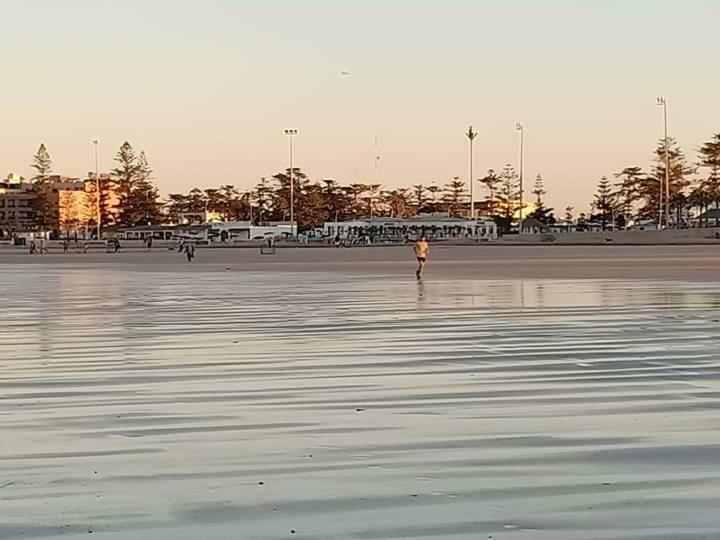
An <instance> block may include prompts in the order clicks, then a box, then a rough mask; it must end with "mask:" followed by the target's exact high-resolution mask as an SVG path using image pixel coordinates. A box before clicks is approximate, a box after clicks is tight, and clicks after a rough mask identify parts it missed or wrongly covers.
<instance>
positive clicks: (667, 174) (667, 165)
mask: <svg viewBox="0 0 720 540" xmlns="http://www.w3.org/2000/svg"><path fill="white" fill-rule="evenodd" d="M657 104H658V106H660V107H662V108H663V123H664V127H665V131H664V138H663V140H664V141H665V226H666V227H667V228H670V141H669V140H668V114H667V99H665V98H664V97H662V96H661V97H659V98H657ZM662 193H663V189H662V184H661V185H660V212H662ZM658 228H659V227H658Z"/></svg>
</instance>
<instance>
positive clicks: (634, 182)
mask: <svg viewBox="0 0 720 540" xmlns="http://www.w3.org/2000/svg"><path fill="white" fill-rule="evenodd" d="M646 177H647V175H646V174H645V173H644V172H643V170H642V169H641V168H640V167H626V168H624V169H623V170H622V171H620V172H619V173H615V178H617V179H618V180H619V182H616V183H615V191H614V192H613V198H614V199H615V200H616V201H617V204H618V210H619V211H620V215H621V216H622V222H623V226H624V227H627V224H628V222H629V221H630V220H631V219H632V218H633V207H634V205H635V203H636V202H637V201H639V200H640V199H641V195H640V193H641V191H642V189H643V185H644V184H646V183H647V181H646ZM651 184H652V187H653V188H656V187H657V186H656V182H654V181H652V182H651ZM654 191H655V195H656V196H657V189H654ZM653 200H655V199H653ZM652 211H653V212H657V206H655V207H653V209H652Z"/></svg>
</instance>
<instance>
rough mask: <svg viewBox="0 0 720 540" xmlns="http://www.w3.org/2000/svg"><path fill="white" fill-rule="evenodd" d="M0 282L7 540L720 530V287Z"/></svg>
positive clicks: (711, 534)
mask: <svg viewBox="0 0 720 540" xmlns="http://www.w3.org/2000/svg"><path fill="white" fill-rule="evenodd" d="M3 279H4V284H3V292H4V293H5V295H4V296H5V298H4V304H3V310H2V312H0V322H1V323H2V327H3V331H2V334H0V430H1V431H0V432H1V433H2V444H1V445H0V515H1V516H2V518H1V519H0V538H3V539H5V538H12V539H14V538H33V537H34V538H40V537H53V536H59V535H63V537H66V538H73V537H80V536H81V535H82V536H87V533H88V532H90V531H92V532H93V533H94V534H95V535H97V536H100V537H105V536H106V537H108V538H113V539H118V538H128V539H130V538H132V539H136V538H154V539H157V538H173V540H178V539H193V540H194V539H197V538H213V539H237V538H253V539H255V538H257V539H280V538H289V537H293V538H322V539H337V538H355V539H378V540H379V539H392V538H428V539H441V538H452V539H458V540H464V539H477V538H499V539H524V538H532V539H547V540H550V539H552V540H578V539H587V540H590V539H638V540H640V539H649V538H658V539H667V540H670V539H673V540H677V539H695V538H718V537H720V518H718V516H717V512H716V511H715V508H716V506H717V500H718V497H719V496H720V468H719V466H720V439H718V436H717V435H716V433H715V432H714V428H715V427H716V426H717V425H718V421H720V382H719V376H720V359H719V358H718V352H717V351H718V350H719V346H720V322H719V320H720V315H719V314H718V307H719V306H720V287H718V286H715V285H706V284H701V283H697V284H667V283H652V282H624V281H605V282H600V281H580V280H576V281H524V282H520V281H474V280H469V279H468V280H460V281H452V282H450V281H448V282H443V281H431V282H428V283H426V284H424V285H422V284H420V285H418V284H416V283H414V282H412V281H408V280H404V279H402V278H400V277H397V276H395V277H388V278H387V279H381V278H380V277H379V276H377V275H375V276H372V278H371V279H362V278H361V277H359V276H354V277H353V276H349V275H343V274H329V273H328V274H323V273H310V272H304V273H297V274H295V273H282V272H272V273H241V272H192V273H183V272H178V271H174V272H169V273H164V272H158V271H153V272H132V271H111V270H106V271H100V272H98V271H94V272H90V271H84V270H65V271H64V272H63V273H62V274H58V272H55V271H53V270H52V269H47V270H41V269H38V268H36V267H32V266H28V267H25V268H21V269H18V267H5V268H4V269H3ZM291 530H294V531H296V532H295V533H294V534H292V533H291V532H290V531H291Z"/></svg>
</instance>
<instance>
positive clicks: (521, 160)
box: [515, 122, 525, 233]
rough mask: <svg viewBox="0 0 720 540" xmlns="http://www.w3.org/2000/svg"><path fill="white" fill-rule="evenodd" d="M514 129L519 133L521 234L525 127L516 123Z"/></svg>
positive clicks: (520, 224)
mask: <svg viewBox="0 0 720 540" xmlns="http://www.w3.org/2000/svg"><path fill="white" fill-rule="evenodd" d="M515 129H516V130H517V131H519V132H520V220H519V223H518V232H519V233H521V232H522V223H523V206H524V204H523V196H524V191H525V190H524V186H523V183H524V182H523V164H524V161H525V159H524V153H525V126H523V125H522V124H521V123H520V122H517V123H516V124H515Z"/></svg>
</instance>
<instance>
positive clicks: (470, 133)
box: [465, 126, 477, 219]
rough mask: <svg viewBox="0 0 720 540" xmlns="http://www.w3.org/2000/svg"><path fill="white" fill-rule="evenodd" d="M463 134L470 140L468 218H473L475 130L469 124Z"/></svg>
mask: <svg viewBox="0 0 720 540" xmlns="http://www.w3.org/2000/svg"><path fill="white" fill-rule="evenodd" d="M465 136H466V137H467V138H468V141H470V172H469V174H470V178H469V179H468V181H469V183H470V219H475V189H474V184H475V181H474V180H473V141H474V140H475V137H477V131H474V130H473V127H472V126H470V127H469V128H468V130H467V133H465Z"/></svg>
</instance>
